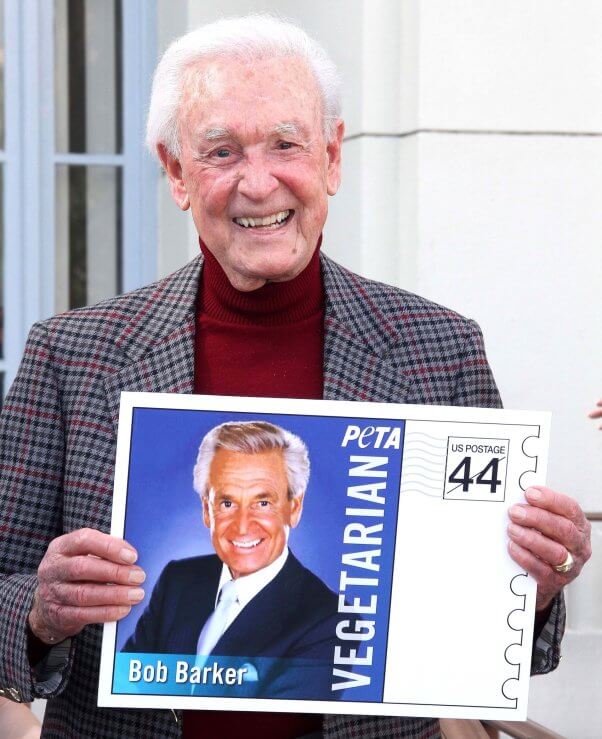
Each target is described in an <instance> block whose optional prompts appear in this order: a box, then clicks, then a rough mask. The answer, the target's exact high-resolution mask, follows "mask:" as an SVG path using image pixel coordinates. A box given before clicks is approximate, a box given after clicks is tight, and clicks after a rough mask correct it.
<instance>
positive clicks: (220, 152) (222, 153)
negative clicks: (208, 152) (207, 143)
mask: <svg viewBox="0 0 602 739" xmlns="http://www.w3.org/2000/svg"><path fill="white" fill-rule="evenodd" d="M213 153H214V156H216V157H217V158H218V159H226V158H227V157H229V156H230V151H229V150H228V149H217V151H214V152H213Z"/></svg>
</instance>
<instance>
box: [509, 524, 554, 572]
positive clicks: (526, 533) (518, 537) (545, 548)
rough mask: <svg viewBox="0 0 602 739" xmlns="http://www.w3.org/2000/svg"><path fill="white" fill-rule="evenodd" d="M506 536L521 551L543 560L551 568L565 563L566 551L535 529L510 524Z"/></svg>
mask: <svg viewBox="0 0 602 739" xmlns="http://www.w3.org/2000/svg"><path fill="white" fill-rule="evenodd" d="M508 535H509V537H510V538H511V539H512V541H514V542H515V543H517V544H519V545H520V546H521V547H522V548H523V549H527V550H528V551H529V552H531V554H534V555H535V556H536V557H537V558H538V559H541V560H544V561H545V562H547V563H548V564H549V565H551V566H552V567H556V566H558V565H561V564H562V563H563V562H565V561H566V558H567V555H568V549H567V548H566V547H565V546H563V545H562V544H559V543H558V542H556V541H554V540H553V539H548V537H547V536H542V534H541V533H539V531H537V530H536V529H528V528H525V527H524V526H519V525H518V524H515V523H511V524H510V526H508Z"/></svg>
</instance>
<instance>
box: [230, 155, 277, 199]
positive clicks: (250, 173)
mask: <svg viewBox="0 0 602 739" xmlns="http://www.w3.org/2000/svg"><path fill="white" fill-rule="evenodd" d="M277 187H278V179H277V178H276V177H275V176H274V174H273V173H272V171H271V168H270V162H269V161H267V159H266V157H265V156H263V155H262V154H260V153H253V154H248V155H247V156H246V158H245V161H244V163H243V164H242V167H241V170H240V179H239V181H238V192H239V193H240V194H241V195H244V196H245V197H247V198H249V200H253V201H255V202H259V201H262V200H265V199H266V198H267V197H268V196H269V195H271V194H272V193H273V192H274V190H276V188H277Z"/></svg>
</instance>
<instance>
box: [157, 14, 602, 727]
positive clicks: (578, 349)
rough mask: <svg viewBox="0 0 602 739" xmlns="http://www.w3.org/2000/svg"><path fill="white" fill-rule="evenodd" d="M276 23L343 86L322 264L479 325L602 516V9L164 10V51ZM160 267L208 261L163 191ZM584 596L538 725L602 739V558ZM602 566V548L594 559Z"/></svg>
mask: <svg viewBox="0 0 602 739" xmlns="http://www.w3.org/2000/svg"><path fill="white" fill-rule="evenodd" d="M264 10H276V11H278V12H279V13H281V14H282V15H284V16H285V17H290V18H292V19H296V20H298V21H299V22H300V23H301V24H302V25H303V26H304V27H305V28H306V29H307V30H308V31H309V32H310V33H311V34H312V35H314V36H315V37H316V38H317V39H318V40H319V41H321V42H322V43H323V44H324V45H325V46H326V48H327V49H328V50H329V51H330V52H331V54H332V56H333V58H334V59H335V61H336V63H337V64H338V66H339V68H340V71H341V73H342V75H343V78H344V113H345V118H346V125H347V135H346V141H345V145H344V151H343V185H342V187H341V190H340V192H339V194H338V195H337V196H336V197H335V198H334V199H333V200H332V202H331V213H330V216H329V219H328V223H327V227H326V231H325V240H324V249H325V251H326V252H327V253H329V254H330V255H331V256H333V257H334V258H335V259H338V260H339V261H341V262H342V263H343V264H345V265H346V266H348V267H350V268H351V269H354V270H356V271H358V272H361V273H362V274H364V275H367V276H369V277H373V278H375V279H380V280H383V281H387V282H391V283H394V284H397V285H400V286H403V287H405V288H407V289H409V290H413V291H415V292H418V293H420V294H423V295H425V296H426V297H429V298H431V299H433V300H436V301H437V302H440V303H443V304H445V305H449V306H450V307H453V308H454V309H456V310H458V311H460V312H461V313H464V314H465V315H468V316H471V317H473V318H475V319H476V320H477V321H478V322H479V323H480V325H481V327H482V328H483V331H484V334H485V337H486V344H487V349H488V354H489V357H490V360H491V363H492V365H493V367H494V369H495V373H496V377H497V380H498V384H499V386H500V390H501V392H502V396H503V398H504V402H505V404H506V406H507V407H510V408H533V409H544V410H551V411H552V412H553V436H552V446H551V455H550V465H549V474H548V480H549V484H550V485H551V486H552V487H554V488H556V489H558V490H563V491H566V492H568V493H570V494H571V495H573V496H575V497H577V499H578V500H579V501H580V503H581V505H582V506H583V508H584V509H586V510H589V511H602V501H601V500H600V484H599V481H600V479H602V455H601V454H600V446H601V442H602V434H600V432H597V431H596V430H595V427H594V425H593V424H592V423H591V422H590V421H588V420H587V419H586V412H587V410H588V409H589V408H590V407H592V406H593V403H594V401H595V399H597V398H598V397H599V396H600V393H601V392H602V377H601V373H600V367H601V366H602V342H600V328H601V321H600V318H601V315H600V312H601V311H600V304H601V303H600V295H601V293H602V290H601V287H602V285H601V282H602V280H601V277H602V258H601V248H600V247H601V235H602V210H601V208H600V203H602V47H601V45H600V38H602V3H599V2H597V0H578V2H575V0H547V2H543V0H505V1H504V2H501V1H500V0H330V1H329V2H327V3H324V2H321V1H320V0H305V1H304V2H303V3H299V2H297V1H295V2H293V0H280V1H279V2H276V0H272V2H262V1H261V0H253V1H251V0H220V2H219V3H218V2H202V3H201V2H198V1H197V0H179V1H177V0H176V1H174V0H170V1H169V2H167V1H166V0H160V2H159V11H160V12H159V28H160V45H163V46H164V45H165V43H166V42H167V40H168V39H169V37H170V35H177V34H178V33H180V32H181V31H184V30H186V29H192V28H194V27H196V26H197V25H199V24H201V23H204V22H207V21H210V20H213V19H214V18H217V17H218V16H220V15H233V14H241V13H245V12H249V11H264ZM160 220H161V228H160V249H159V270H160V272H161V273H165V272H167V271H170V270H171V269H173V268H175V267H176V266H178V265H179V264H181V263H183V262H184V261H186V259H187V258H188V257H189V256H192V255H194V254H195V253H196V252H197V249H198V245H197V242H196V234H195V232H194V229H193V227H192V225H191V223H190V221H189V220H187V217H186V216H185V215H182V214H180V213H178V212H177V211H176V209H175V206H173V205H172V204H171V203H170V202H169V196H168V194H167V191H166V187H165V181H164V179H163V180H162V184H161V188H160ZM593 533H594V535H593V539H594V557H593V560H592V562H591V563H590V565H589V566H588V568H587V569H586V570H585V571H584V573H583V575H582V577H581V578H580V580H579V581H578V583H577V584H575V586H574V587H572V588H570V589H569V592H568V594H567V598H568V602H569V630H568V634H567V637H566V640H565V647H564V652H565V658H564V660H563V662H562V663H561V666H560V668H559V669H558V670H557V672H556V673H555V674H554V675H552V676H549V677H545V678H537V679H535V680H533V683H532V693H531V703H530V711H529V714H530V717H532V718H533V719H534V720H536V721H539V722H540V723H542V724H544V725H546V726H548V727H549V728H552V729H554V730H556V731H558V732H559V733H562V734H564V735H566V736H569V737H576V738H577V737H583V738H585V737H598V736H602V712H601V711H599V709H597V707H596V695H595V686H597V685H600V684H602V660H601V659H600V657H602V615H601V612H600V608H599V602H600V597H601V596H602V585H601V583H602V560H601V558H600V554H599V549H600V547H599V546H598V547H596V545H597V544H599V543H600V541H601V539H602V524H601V523H595V524H594V532H593ZM597 550H598V551H597Z"/></svg>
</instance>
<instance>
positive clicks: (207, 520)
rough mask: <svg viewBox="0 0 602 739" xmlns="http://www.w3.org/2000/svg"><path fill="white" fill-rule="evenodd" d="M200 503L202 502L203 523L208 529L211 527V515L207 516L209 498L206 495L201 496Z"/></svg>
mask: <svg viewBox="0 0 602 739" xmlns="http://www.w3.org/2000/svg"><path fill="white" fill-rule="evenodd" d="M202 503H203V523H204V524H205V526H206V527H207V528H208V529H210V528H211V517H210V516H209V498H208V497H207V496H206V495H204V496H203V498H202Z"/></svg>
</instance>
